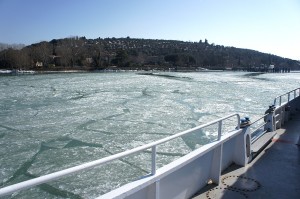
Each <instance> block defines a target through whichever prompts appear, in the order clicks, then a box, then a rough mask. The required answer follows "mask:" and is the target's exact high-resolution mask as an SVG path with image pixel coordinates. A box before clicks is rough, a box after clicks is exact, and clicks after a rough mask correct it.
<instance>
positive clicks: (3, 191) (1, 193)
mask: <svg viewBox="0 0 300 199" xmlns="http://www.w3.org/2000/svg"><path fill="white" fill-rule="evenodd" d="M235 116H236V117H237V127H236V130H239V129H240V115H239V114H237V113H235V114H231V115H228V116H225V117H222V118H220V119H217V120H214V121H212V122H209V123H206V124H203V125H200V126H197V127H194V128H192V129H189V130H186V131H183V132H180V133H177V134H174V135H171V136H169V137H166V138H163V139H160V140H158V141H155V142H151V143H149V144H145V145H143V146H140V147H136V148H133V149H130V150H128V151H124V152H121V153H118V154H114V155H111V156H108V157H104V158H101V159H98V160H94V161H91V162H87V163H84V164H81V165H78V166H75V167H71V168H68V169H64V170H61V171H57V172H54V173H51V174H47V175H44V176H40V177H37V178H34V179H31V180H27V181H24V182H20V183H17V184H14V185H10V186H7V187H4V188H2V189H0V196H5V195H9V194H11V193H13V192H16V191H20V190H24V189H28V188H30V187H34V186H37V185H40V184H43V183H46V182H49V181H54V180H56V179H59V178H62V177H64V176H66V175H70V174H73V173H78V172H79V171H83V170H87V169H91V168H94V167H96V166H100V165H104V164H106V163H108V162H111V161H113V160H117V159H121V158H123V157H125V156H129V155H132V154H135V153H138V152H141V151H144V150H146V149H149V148H152V174H153V175H154V174H155V170H156V169H155V165H154V166H153V161H155V155H156V146H157V145H160V144H163V143H165V142H168V141H170V140H173V139H175V138H178V137H180V136H183V135H186V134H188V133H191V132H194V131H197V130H200V129H202V128H205V127H207V126H211V125H213V124H217V123H218V124H219V125H218V126H219V129H218V139H219V140H220V138H221V133H222V132H221V130H220V126H221V125H220V124H222V121H223V120H226V119H228V118H231V117H235ZM154 163H155V162H154Z"/></svg>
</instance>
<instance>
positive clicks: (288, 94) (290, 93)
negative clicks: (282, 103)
mask: <svg viewBox="0 0 300 199" xmlns="http://www.w3.org/2000/svg"><path fill="white" fill-rule="evenodd" d="M290 94H291V93H289V94H288V102H290V98H291V97H290Z"/></svg>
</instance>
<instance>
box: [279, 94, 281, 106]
mask: <svg viewBox="0 0 300 199" xmlns="http://www.w3.org/2000/svg"><path fill="white" fill-rule="evenodd" d="M279 106H281V96H280V98H279Z"/></svg>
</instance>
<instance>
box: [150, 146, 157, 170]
mask: <svg viewBox="0 0 300 199" xmlns="http://www.w3.org/2000/svg"><path fill="white" fill-rule="evenodd" d="M155 173H156V145H155V146H153V147H152V153H151V174H152V175H155Z"/></svg>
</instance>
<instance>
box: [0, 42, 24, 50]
mask: <svg viewBox="0 0 300 199" xmlns="http://www.w3.org/2000/svg"><path fill="white" fill-rule="evenodd" d="M24 47H25V45H24V44H5V43H0V51H3V50H5V49H8V48H12V49H16V50H20V49H22V48H24Z"/></svg>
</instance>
